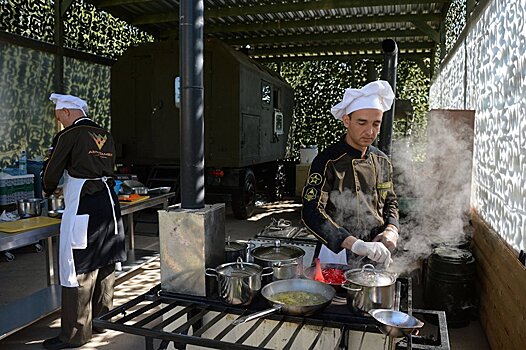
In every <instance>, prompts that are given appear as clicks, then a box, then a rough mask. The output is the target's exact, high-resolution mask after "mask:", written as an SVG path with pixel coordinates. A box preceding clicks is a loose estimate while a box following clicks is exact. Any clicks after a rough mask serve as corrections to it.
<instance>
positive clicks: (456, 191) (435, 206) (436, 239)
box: [389, 111, 473, 274]
mask: <svg viewBox="0 0 526 350" xmlns="http://www.w3.org/2000/svg"><path fill="white" fill-rule="evenodd" d="M441 112H442V113H440V114H439V113H431V115H430V118H429V122H428V132H427V135H428V139H427V142H428V143H427V149H426V159H425V161H423V162H420V163H417V162H415V161H413V159H412V150H411V149H410V148H409V147H408V144H409V142H408V140H402V141H399V142H398V143H396V144H394V145H393V151H392V157H393V166H394V168H395V191H396V193H397V195H398V197H399V200H400V201H399V205H400V209H401V214H402V218H401V234H400V239H399V243H398V247H399V248H398V252H397V254H396V256H395V257H394V261H393V264H392V265H391V266H390V268H389V270H392V271H394V272H397V273H399V274H402V273H405V272H410V271H412V270H414V269H415V268H416V267H417V266H418V260H419V259H421V258H426V257H428V256H429V255H430V254H431V253H432V250H433V247H434V246H435V245H436V244H440V243H447V244H458V243H459V242H460V241H462V240H463V239H464V238H465V236H466V234H467V233H468V232H467V231H468V230H469V228H468V211H469V204H470V192H471V170H472V147H473V146H472V134H473V131H472V130H471V129H470V127H469V126H468V125H467V124H466V123H463V122H462V120H461V119H454V118H453V117H452V116H448V112H447V111H441ZM404 214H405V215H404Z"/></svg>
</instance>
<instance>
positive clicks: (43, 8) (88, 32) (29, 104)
mask: <svg viewBox="0 0 526 350" xmlns="http://www.w3.org/2000/svg"><path fill="white" fill-rule="evenodd" d="M53 6H54V5H53V1H50V0H4V1H0V14H1V16H0V30H3V31H6V32H9V33H13V34H18V35H22V36H24V37H27V38H31V39H35V40H40V41H45V42H49V43H53V30H54V16H53V11H54V8H53ZM152 40H153V38H152V37H151V36H150V35H148V34H146V33H144V32H141V31H139V30H138V29H137V28H135V27H132V26H130V25H128V24H126V23H125V22H123V21H121V20H118V19H116V18H115V17H113V16H111V15H109V14H107V13H104V12H102V11H97V10H96V9H95V7H93V6H92V5H89V4H86V3H84V1H82V0H76V1H74V2H73V4H72V5H71V8H70V9H69V10H68V12H67V13H66V15H65V19H64V45H65V46H66V47H69V48H73V49H77V50H82V51H85V52H89V53H92V54H96V55H98V56H105V57H112V58H115V57H118V56H120V55H121V54H122V53H123V52H124V50H126V48H127V47H129V46H130V45H134V44H137V43H139V42H144V41H152ZM110 69H111V68H110V67H108V66H103V65H99V64H94V63H91V62H87V61H81V60H76V59H71V58H68V57H65V58H64V85H65V87H64V91H63V93H69V94H74V95H77V96H79V97H81V98H83V99H86V101H87V102H88V108H89V111H90V113H89V114H90V117H92V118H93V119H94V120H95V121H96V122H97V123H99V124H101V125H102V126H104V127H105V128H108V129H109V128H110V75H111V74H110ZM53 71H54V61H53V55H51V54H49V53H43V52H39V51H36V50H32V49H27V48H22V47H18V46H14V45H10V44H6V43H2V42H0V168H3V167H5V166H8V165H12V164H14V163H15V162H16V161H17V159H18V155H19V154H20V152H21V150H23V149H26V150H27V152H28V157H29V159H32V158H34V157H37V156H43V155H44V154H45V151H46V150H47V148H48V147H49V145H50V144H51V141H52V137H53V135H54V133H55V122H54V117H53V107H52V104H51V102H50V101H49V100H48V97H49V94H50V93H51V92H53V90H52V89H53Z"/></svg>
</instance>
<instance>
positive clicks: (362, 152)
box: [302, 80, 399, 267]
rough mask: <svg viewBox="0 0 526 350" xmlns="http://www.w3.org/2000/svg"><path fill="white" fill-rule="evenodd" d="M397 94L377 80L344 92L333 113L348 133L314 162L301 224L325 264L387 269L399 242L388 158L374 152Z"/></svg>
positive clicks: (308, 179)
mask: <svg viewBox="0 0 526 350" xmlns="http://www.w3.org/2000/svg"><path fill="white" fill-rule="evenodd" d="M393 100H394V93H393V90H392V88H391V86H390V85H389V83H388V82H386V81H383V80H379V81H375V82H372V83H369V84H367V85H366V86H364V87H363V88H361V89H352V88H349V89H346V90H345V94H344V97H343V100H342V101H341V102H340V103H338V104H336V105H335V106H334V107H332V109H331V113H332V114H333V115H334V117H335V118H336V119H339V120H341V121H342V122H343V124H344V125H345V127H346V129H347V133H346V134H345V135H344V136H343V137H342V139H341V140H339V141H338V142H336V143H335V144H333V145H331V146H329V147H328V148H327V149H325V150H324V151H323V152H321V153H320V154H318V156H316V158H315V159H314V160H313V162H312V165H311V167H310V170H309V176H308V178H307V182H306V185H305V187H304V189H303V193H302V201H303V208H302V221H303V223H304V224H305V226H306V227H307V228H309V229H310V230H311V231H312V232H313V234H314V235H315V236H316V237H317V238H318V239H319V240H320V242H321V243H322V245H321V249H320V252H319V258H320V260H321V262H325V263H344V264H347V263H348V264H349V265H352V266H354V267H357V266H356V265H358V263H363V261H361V260H362V259H360V257H367V258H368V259H369V260H372V261H373V262H376V263H381V264H389V262H390V261H391V251H392V250H394V248H395V247H396V243H397V240H398V229H399V223H398V202H397V199H396V194H395V192H394V189H393V168H392V165H391V161H390V159H389V157H387V156H386V155H385V154H384V153H383V152H382V151H380V150H379V149H377V148H376V147H374V146H371V144H372V143H373V141H374V140H375V139H376V136H377V135H378V133H379V131H380V126H381V124H382V116H383V113H384V112H385V111H387V110H389V109H390V108H391V106H392V103H393Z"/></svg>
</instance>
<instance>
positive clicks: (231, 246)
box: [225, 240, 248, 262]
mask: <svg viewBox="0 0 526 350" xmlns="http://www.w3.org/2000/svg"><path fill="white" fill-rule="evenodd" d="M247 255H248V244H246V243H243V242H237V241H234V242H231V241H230V240H227V241H226V242H225V262H236V261H237V260H238V258H241V260H242V261H247Z"/></svg>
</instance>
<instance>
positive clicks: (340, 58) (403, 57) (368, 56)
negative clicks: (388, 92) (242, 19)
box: [251, 52, 431, 62]
mask: <svg viewBox="0 0 526 350" xmlns="http://www.w3.org/2000/svg"><path fill="white" fill-rule="evenodd" d="M430 55H431V54H430V53H429V52H422V53H402V54H400V55H399V57H398V58H399V60H411V61H415V60H417V59H423V58H429V57H430ZM251 57H252V58H253V59H255V60H257V61H258V62H303V61H336V60H338V61H349V60H353V61H354V60H374V61H378V62H380V61H382V60H383V54H356V55H309V56H307V55H305V56H288V57H256V56H251Z"/></svg>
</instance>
